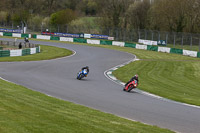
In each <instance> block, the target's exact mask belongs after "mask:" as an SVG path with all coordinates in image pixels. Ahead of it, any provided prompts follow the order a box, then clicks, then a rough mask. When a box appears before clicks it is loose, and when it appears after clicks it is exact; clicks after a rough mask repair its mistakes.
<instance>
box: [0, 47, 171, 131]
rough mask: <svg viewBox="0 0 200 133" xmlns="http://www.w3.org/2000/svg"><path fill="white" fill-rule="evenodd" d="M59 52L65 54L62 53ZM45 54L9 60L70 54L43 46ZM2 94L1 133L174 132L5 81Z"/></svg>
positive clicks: (2, 85)
mask: <svg viewBox="0 0 200 133" xmlns="http://www.w3.org/2000/svg"><path fill="white" fill-rule="evenodd" d="M57 50H58V51H62V50H63V51H62V52H61V53H59V52H58V51H57ZM41 51H42V52H41V53H40V54H35V55H31V56H33V57H28V56H27V57H26V56H24V57H17V58H11V59H9V60H10V61H15V59H18V60H19V61H22V60H29V61H30V60H33V58H34V57H35V58H37V60H39V59H41V60H43V59H54V58H56V57H60V56H61V55H62V56H64V55H65V54H63V53H65V52H66V51H65V50H64V49H60V48H55V47H50V46H41ZM56 51H57V52H56ZM56 53H57V54H56ZM69 53H71V52H69ZM54 54H55V55H54ZM52 55H54V56H52ZM69 55H70V54H69ZM25 57H26V58H25ZM20 58H21V59H20ZM27 58H28V59H27ZM34 60H35V59H34ZM0 92H1V93H0V132H1V133H32V132H34V133H43V132H45V133H46V132H48V133H77V132H78V133H91V132H95V133H104V132H105V133H113V132H114V133H132V132H134V133H161V132H162V133H170V132H172V131H169V130H167V129H161V128H159V127H156V126H149V125H145V124H142V123H139V122H133V121H130V120H127V119H123V118H120V117H117V116H115V115H112V114H108V113H103V112H100V111H97V110H94V109H90V108H87V107H84V106H81V105H77V104H74V103H71V102H67V101H63V100H59V99H56V98H53V97H49V96H46V95H44V94H41V93H39V92H35V91H32V90H29V89H27V88H25V87H22V86H20V85H15V84H13V83H9V82H6V81H3V80H0Z"/></svg>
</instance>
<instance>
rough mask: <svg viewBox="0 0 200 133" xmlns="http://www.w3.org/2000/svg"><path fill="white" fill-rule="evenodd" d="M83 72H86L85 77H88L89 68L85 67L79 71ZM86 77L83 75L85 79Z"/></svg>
mask: <svg viewBox="0 0 200 133" xmlns="http://www.w3.org/2000/svg"><path fill="white" fill-rule="evenodd" d="M83 70H86V71H87V75H88V73H89V67H88V66H85V67H83V68H81V71H83ZM87 75H85V77H87Z"/></svg>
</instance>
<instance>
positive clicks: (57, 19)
mask: <svg viewBox="0 0 200 133" xmlns="http://www.w3.org/2000/svg"><path fill="white" fill-rule="evenodd" d="M74 19H76V14H75V13H74V11H72V10H71V9H66V10H61V11H58V12H56V13H53V14H52V15H51V18H50V23H51V24H53V25H64V24H69V23H70V22H71V21H72V20H74Z"/></svg>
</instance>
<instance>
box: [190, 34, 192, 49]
mask: <svg viewBox="0 0 200 133" xmlns="http://www.w3.org/2000/svg"><path fill="white" fill-rule="evenodd" d="M190 50H192V35H191V39H190Z"/></svg>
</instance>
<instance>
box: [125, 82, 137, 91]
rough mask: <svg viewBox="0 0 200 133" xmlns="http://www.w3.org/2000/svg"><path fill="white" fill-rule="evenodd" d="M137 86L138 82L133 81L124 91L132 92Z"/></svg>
mask: <svg viewBox="0 0 200 133" xmlns="http://www.w3.org/2000/svg"><path fill="white" fill-rule="evenodd" d="M137 86H138V81H137V80H136V79H135V80H133V81H131V82H130V83H129V84H128V85H126V86H125V87H124V89H123V90H124V91H127V92H130V91H131V90H132V89H135V88H137Z"/></svg>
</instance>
